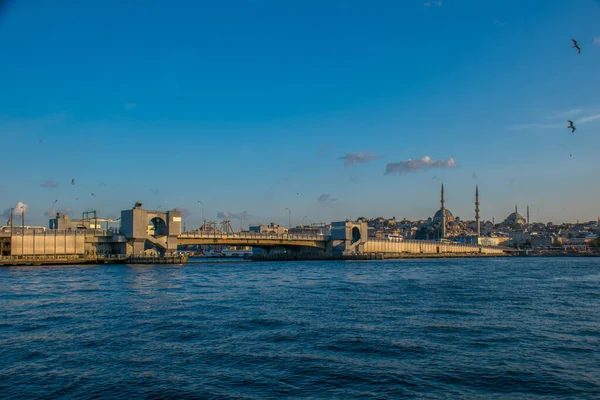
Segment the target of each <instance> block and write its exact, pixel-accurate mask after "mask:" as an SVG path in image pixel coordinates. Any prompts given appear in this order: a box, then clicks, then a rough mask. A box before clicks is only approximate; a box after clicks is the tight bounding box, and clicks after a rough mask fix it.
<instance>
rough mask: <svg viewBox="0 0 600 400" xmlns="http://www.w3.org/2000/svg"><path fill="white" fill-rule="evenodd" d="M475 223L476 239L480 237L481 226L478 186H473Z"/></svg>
mask: <svg viewBox="0 0 600 400" xmlns="http://www.w3.org/2000/svg"><path fill="white" fill-rule="evenodd" d="M475 222H476V223H477V237H479V236H481V224H480V222H479V185H475Z"/></svg>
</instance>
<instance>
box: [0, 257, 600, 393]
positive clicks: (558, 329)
mask: <svg viewBox="0 0 600 400" xmlns="http://www.w3.org/2000/svg"><path fill="white" fill-rule="evenodd" d="M282 396H290V397H308V398H352V397H360V398H363V397H376V398H398V397H401V396H409V397H418V398H524V397H526V398H534V397H539V398H579V399H581V398H599V397H600V259H593V258H580V259H575V258H554V259H494V260H476V259H471V260H416V261H387V262H385V261H381V262H346V263H344V262H307V263H245V262H244V263H205V264H189V265H186V266H183V267H179V266H164V265H163V266H122V265H113V266H100V267H81V266H77V267H73V266H71V267H31V268H29V267H26V268H25V267H18V268H3V269H0V397H2V398H7V397H8V398H11V397H15V398H33V397H46V398H56V397H64V398H94V397H102V398H123V399H128V398H131V397H143V398H232V397H236V398H277V397H282Z"/></svg>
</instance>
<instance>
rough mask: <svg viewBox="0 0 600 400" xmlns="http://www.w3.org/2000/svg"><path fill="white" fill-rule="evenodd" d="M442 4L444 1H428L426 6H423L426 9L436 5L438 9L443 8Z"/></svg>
mask: <svg viewBox="0 0 600 400" xmlns="http://www.w3.org/2000/svg"><path fill="white" fill-rule="evenodd" d="M442 4H444V0H434V1H426V2H425V4H423V5H424V6H425V7H431V6H433V5H436V6H438V7H441V6H442Z"/></svg>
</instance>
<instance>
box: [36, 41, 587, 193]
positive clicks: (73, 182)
mask: <svg viewBox="0 0 600 400" xmlns="http://www.w3.org/2000/svg"><path fill="white" fill-rule="evenodd" d="M571 41H572V42H573V47H572V48H574V49H576V50H577V54H581V47H579V43H578V42H577V40H575V39H571ZM567 122H568V123H569V126H567V129H570V130H571V133H575V130H576V129H577V127H576V126H575V124H574V123H573V121H571V120H567ZM41 143H42V140H40V144H41ZM570 156H571V157H572V156H573V155H572V154H571V155H570ZM434 178H435V177H434ZM71 185H75V178H73V179H71ZM299 194H300V193H296V195H299ZM92 196H94V194H93V193H92Z"/></svg>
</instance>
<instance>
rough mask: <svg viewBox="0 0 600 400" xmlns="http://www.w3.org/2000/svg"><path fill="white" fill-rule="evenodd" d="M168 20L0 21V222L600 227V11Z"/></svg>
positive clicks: (346, 10)
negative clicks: (140, 214) (10, 218)
mask: <svg viewBox="0 0 600 400" xmlns="http://www.w3.org/2000/svg"><path fill="white" fill-rule="evenodd" d="M164 4H165V3H164V2H158V1H147V0H145V1H141V0H131V1H113V0H106V1H102V2H94V3H92V2H82V1H74V0H64V1H61V2H48V1H44V0H31V1H28V2H15V1H13V2H10V1H9V2H7V3H6V4H4V7H3V8H0V13H1V14H0V49H1V51H0V143H2V144H1V146H0V149H2V151H1V159H2V165H3V167H4V168H3V179H2V183H1V184H0V213H1V212H3V211H4V215H5V216H6V215H7V211H6V210H8V214H9V213H10V208H11V207H15V205H16V204H18V202H22V203H24V204H26V205H27V211H26V215H25V219H26V221H27V222H26V223H27V224H31V225H35V224H39V225H47V217H46V216H45V214H46V215H49V214H50V213H51V211H52V210H55V211H63V212H65V211H66V212H69V213H70V215H71V216H72V217H73V218H77V217H80V216H81V213H82V212H83V211H86V210H90V209H95V208H98V210H99V212H100V214H101V215H103V216H112V217H117V216H119V215H120V210H123V209H128V208H131V207H133V205H134V203H135V202H136V201H141V202H142V203H143V204H144V207H145V208H148V209H157V208H159V207H160V209H162V210H165V209H174V208H181V209H182V210H183V211H184V217H185V221H186V222H187V226H188V228H190V227H194V226H197V225H199V224H200V221H201V219H202V215H204V217H205V218H206V219H209V220H216V219H217V217H218V216H220V217H223V216H226V215H233V216H234V218H235V216H236V215H239V214H241V213H243V212H244V211H245V214H244V215H245V220H244V221H242V223H243V224H245V225H247V224H248V223H251V224H256V223H269V222H275V223H280V224H282V225H287V222H288V211H287V210H286V208H288V209H289V210H290V214H291V220H292V224H298V223H300V222H304V223H314V222H322V221H327V222H329V221H336V220H344V219H346V218H352V219H355V218H357V217H359V216H366V217H377V216H384V217H392V216H395V217H396V218H408V219H425V218H428V217H430V216H431V215H433V213H434V212H435V211H436V210H437V209H438V208H439V206H440V205H439V190H440V184H441V183H442V182H443V183H444V186H445V190H446V205H447V207H448V208H449V209H450V210H451V211H452V212H453V213H454V214H455V215H458V216H460V217H461V218H462V219H473V218H474V211H473V209H474V205H473V202H474V191H475V185H476V184H477V185H479V191H480V198H481V213H482V218H484V219H486V220H491V219H492V218H495V219H496V221H499V220H502V219H504V218H505V217H506V216H507V215H508V214H509V213H511V212H512V211H513V210H514V206H515V204H518V206H519V211H520V212H521V213H522V214H524V213H525V207H526V205H527V204H529V205H530V209H531V219H532V221H543V222H547V221H552V222H555V223H557V222H563V221H573V222H574V221H576V220H581V221H587V220H592V219H596V218H597V216H598V215H600V207H599V202H598V199H599V198H600V185H598V176H600V158H599V157H598V153H599V150H600V98H599V96H598V93H600V76H599V71H600V24H598V23H597V22H598V21H599V20H600V2H598V1H595V0H578V1H576V2H574V1H566V0H563V1H559V0H546V1H516V0H486V1H481V0H477V1H475V0H438V1H422V0H410V1H409V0H404V1H397V0H376V1H368V2H367V1H358V0H330V1H322V0H321V1H316V0H314V1H313V0H303V1H296V0H287V1H281V0H221V1H201V0H199V1H178V0H173V1H170V2H169V5H168V7H166V6H164ZM571 38H575V39H576V40H577V41H578V42H579V45H580V48H581V54H577V50H576V49H574V48H572V42H571ZM567 120H573V121H574V124H575V126H576V131H575V132H574V133H571V131H570V130H569V129H568V128H567V125H568V123H567ZM73 179H74V184H72V180H73ZM92 193H93V195H92ZM55 200H56V202H55ZM202 204H204V206H202ZM19 209H20V206H19ZM227 213H229V214H227ZM0 224H4V221H3V220H2V221H0ZM233 225H234V227H236V226H238V225H239V221H234V222H233Z"/></svg>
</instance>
